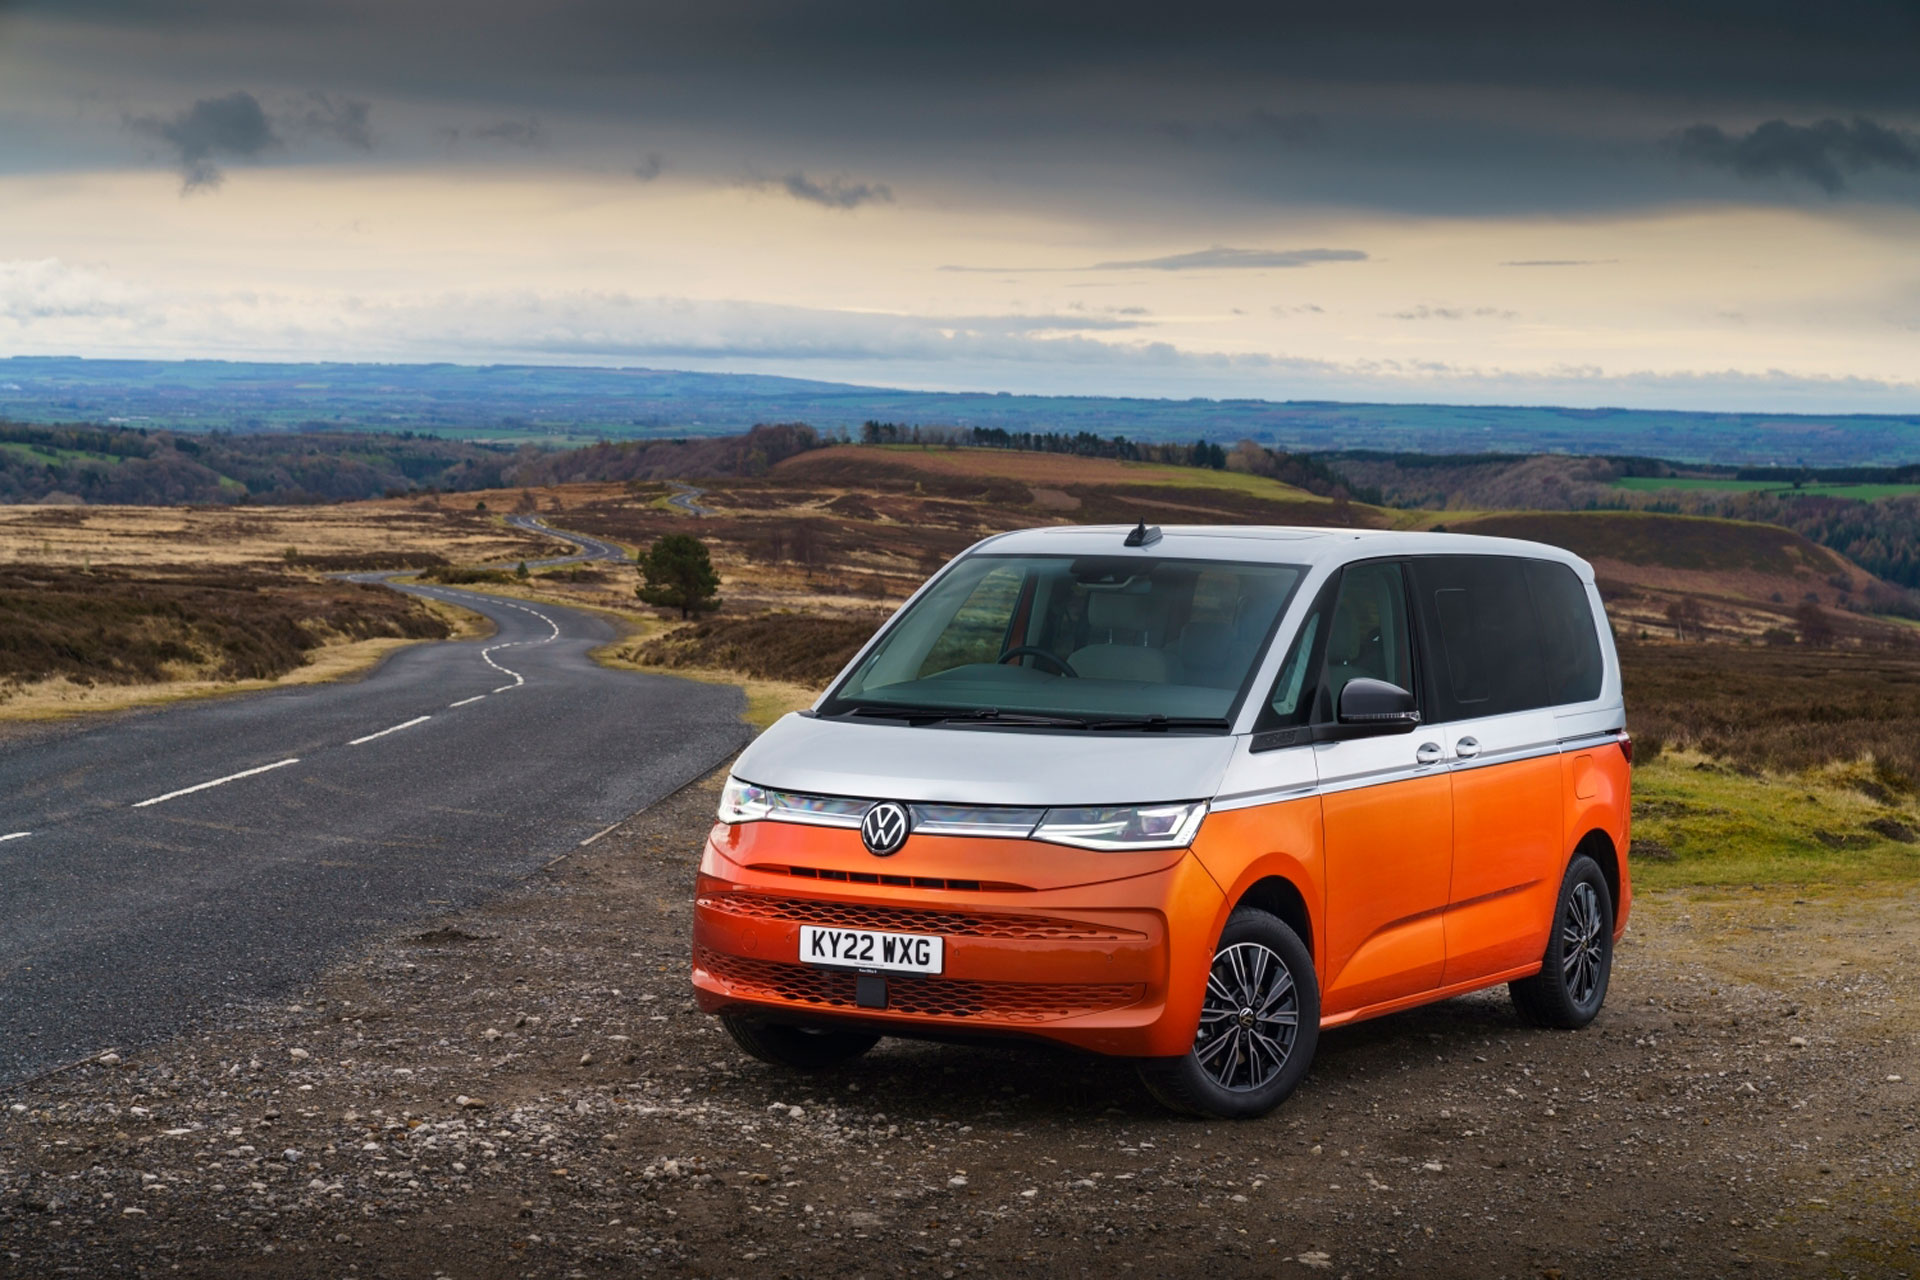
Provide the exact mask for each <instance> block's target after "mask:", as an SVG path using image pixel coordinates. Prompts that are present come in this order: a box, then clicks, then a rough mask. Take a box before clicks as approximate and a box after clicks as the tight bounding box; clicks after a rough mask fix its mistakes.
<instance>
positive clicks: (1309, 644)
mask: <svg viewBox="0 0 1920 1280" xmlns="http://www.w3.org/2000/svg"><path fill="white" fill-rule="evenodd" d="M1319 638H1320V614H1319V613H1318V612H1316V613H1314V614H1313V615H1312V616H1310V617H1309V618H1308V619H1307V620H1306V622H1305V623H1304V624H1303V625H1302V626H1301V628H1300V634H1299V635H1298V636H1296V637H1294V641H1293V648H1292V649H1290V650H1289V651H1288V652H1287V660H1286V661H1285V662H1283V663H1281V664H1280V676H1279V678H1278V679H1277V680H1275V681H1274V682H1273V697H1272V698H1271V699H1270V700H1269V701H1268V703H1267V705H1268V707H1269V708H1271V709H1272V712H1273V716H1274V719H1275V723H1278V724H1299V723H1300V715H1301V708H1302V707H1303V706H1309V705H1311V704H1312V702H1313V685H1312V684H1310V683H1309V682H1308V681H1307V669H1308V667H1309V666H1310V665H1311V664H1312V661H1313V642H1314V641H1315V640H1318V639H1319ZM1302 695H1305V696H1304V698H1303V697H1302Z"/></svg>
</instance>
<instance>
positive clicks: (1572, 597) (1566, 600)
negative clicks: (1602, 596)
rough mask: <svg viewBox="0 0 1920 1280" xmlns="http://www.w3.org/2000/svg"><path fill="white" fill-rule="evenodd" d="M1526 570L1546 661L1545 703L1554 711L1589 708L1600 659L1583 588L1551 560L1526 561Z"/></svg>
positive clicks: (1594, 694) (1597, 693) (1596, 688)
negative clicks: (1579, 704)
mask: <svg viewBox="0 0 1920 1280" xmlns="http://www.w3.org/2000/svg"><path fill="white" fill-rule="evenodd" d="M1526 566H1527V569H1526V572H1527V587H1528V589H1529V590H1530V591H1531V592H1532V593H1533V611H1534V613H1535V614H1536V615H1538V617H1539V620H1540V643H1541V645H1542V647H1543V649H1544V650H1545V655H1546V664H1547V701H1548V703H1549V704H1550V705H1553V706H1562V705H1565V704H1566V703H1569V702H1591V701H1592V700H1593V699H1595V698H1597V697H1599V696H1600V676H1601V670H1602V664H1603V659H1602V658H1601V656H1600V633H1599V631H1598V630H1597V629H1596V628H1595V626H1594V621H1593V605H1592V604H1591V603H1590V602H1589V601H1588V599H1587V588H1586V584H1585V583H1583V582H1581V581H1580V578H1579V575H1577V574H1575V573H1574V571H1573V570H1572V569H1570V568H1568V567H1567V566H1566V565H1564V564H1560V563H1558V562H1556V561H1553V560H1529V561H1527V562H1526Z"/></svg>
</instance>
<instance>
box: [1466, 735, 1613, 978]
mask: <svg viewBox="0 0 1920 1280" xmlns="http://www.w3.org/2000/svg"><path fill="white" fill-rule="evenodd" d="M1609 750H1613V748H1609ZM1614 754H1616V755H1618V754H1619V752H1618V751H1617V750H1615V751H1614ZM1563 810H1564V800H1563V797H1562V783H1561V766H1560V756H1559V755H1558V754H1555V755H1550V756H1539V757H1536V758H1534V759H1532V760H1518V761H1515V762H1513V763H1512V764H1501V765H1493V766H1490V767H1488V768H1484V769H1466V770H1461V771H1459V772H1456V773H1454V774H1453V891H1452V892H1451V893H1450V894H1449V895H1448V898H1447V914H1446V949H1447V967H1446V974H1445V976H1444V977H1443V978H1442V979H1441V982H1442V983H1443V984H1444V985H1447V986H1452V985H1454V984H1455V983H1459V982H1471V981H1473V980H1474V979H1476V978H1482V977H1485V976H1486V975H1488V974H1492V973H1504V972H1506V971H1508V970H1510V969H1513V968H1515V967H1518V966H1523V965H1527V964H1535V965H1537V964H1539V963H1540V957H1541V955H1542V954H1543V953H1544V952H1545V951H1546V947H1547V931H1548V930H1549V929H1550V928H1551V927H1552V924H1553V908H1554V903H1555V902H1556V901H1557V900H1558V898H1559V893H1560V877H1561V874H1562V873H1563V872H1564V871H1565V869H1566V865H1567V854H1568V848H1567V846H1566V845H1565V844H1564V843H1563V832H1562V830H1561V824H1562V819H1563V816H1564V813H1563Z"/></svg>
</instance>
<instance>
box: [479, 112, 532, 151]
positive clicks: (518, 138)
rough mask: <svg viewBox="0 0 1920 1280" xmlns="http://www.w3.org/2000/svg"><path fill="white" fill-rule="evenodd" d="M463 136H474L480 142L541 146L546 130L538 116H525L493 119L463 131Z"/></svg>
mask: <svg viewBox="0 0 1920 1280" xmlns="http://www.w3.org/2000/svg"><path fill="white" fill-rule="evenodd" d="M464 136H466V137H469V138H476V139H478V140H479V141H481V142H498V143H500V144H501V145H503V146H509V147H541V146H545V145H546V142H547V131H546V128H545V126H543V125H542V124H541V123H540V119H539V117H538V116H526V117H523V118H521V119H517V120H495V121H494V122H493V123H491V124H483V125H478V126H475V127H474V128H471V129H467V130H465V131H464Z"/></svg>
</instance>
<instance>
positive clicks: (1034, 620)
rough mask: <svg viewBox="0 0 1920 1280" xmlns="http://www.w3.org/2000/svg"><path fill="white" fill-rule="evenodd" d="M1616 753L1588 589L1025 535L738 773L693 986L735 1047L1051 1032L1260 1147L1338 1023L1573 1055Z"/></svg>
mask: <svg viewBox="0 0 1920 1280" xmlns="http://www.w3.org/2000/svg"><path fill="white" fill-rule="evenodd" d="M1631 755H1632V751H1631V744H1630V741H1629V739H1628V737H1627V733H1626V727H1625V718H1624V709H1623V704H1622V701H1621V692H1620V669H1619V662H1618V659H1617V657H1616V655H1615V653H1614V647H1613V638H1612V632H1611V630H1610V628H1609V627H1608V625H1607V622H1606V617H1605V613H1604V611H1603V609H1602V606H1601V603H1600V597H1599V594H1598V592H1597V591H1596V590H1595V589H1594V583H1593V571H1592V569H1591V568H1590V567H1589V566H1588V565H1587V564H1586V563H1585V562H1584V561H1582V560H1580V559H1579V558H1577V557H1575V556H1572V555H1570V554H1568V553H1567V552H1565V551H1561V550H1558V549H1557V548H1554V547H1549V546H1542V545H1539V544H1536V543H1529V542H1516V541H1509V540H1506V539H1499V538H1478V537H1468V536H1460V535H1453V534H1444V533H1389V532H1354V531H1351V530H1314V529H1293V528H1217V527H1201V528H1178V529H1175V528H1169V529H1166V530H1160V529H1149V528H1146V527H1144V526H1142V527H1138V528H1134V529H1132V530H1129V529H1126V528H1124V527H1111V528H1068V527H1062V528H1048V529H1034V530H1026V531H1022V532H1018V533H1009V534H1004V535H1001V536H998V537H993V538H989V539H987V540H986V541H984V542H981V543H980V544H978V545H977V546H975V547H973V548H972V549H971V550H969V551H967V552H966V553H965V554H963V555H961V556H960V557H959V558H957V559H956V560H954V561H953V562H952V563H951V564H949V565H947V566H946V567H945V568H944V569H942V570H941V571H940V572H939V573H938V574H936V575H935V576H934V577H933V578H932V579H931V580H930V581H929V582H928V583H927V584H926V585H925V586H924V587H922V588H921V589H920V591H919V592H918V593H916V594H915V595H914V597H913V598H912V599H911V600H909V601H908V602H907V603H906V604H905V605H904V606H903V607H902V608H901V609H900V611H899V612H898V613H896V614H895V615H894V616H893V618H892V619H891V620H890V621H889V622H888V623H887V624H886V625H885V626H884V627H883V628H881V629H880V631H879V632H878V633H877V634H876V635H875V636H874V638H873V639H872V640H871V641H870V642H869V643H868V644H867V646H866V647H865V648H864V649H863V650H862V651H861V652H860V654H859V655H858V656H857V657H856V658H855V659H854V660H853V662H852V663H851V664H850V665H849V666H848V667H847V669H846V670H845V671H844V672H843V673H842V674H841V675H840V677H839V678H838V679H837V680H835V682H834V683H833V685H832V686H831V688H830V689H829V690H828V692H827V693H826V694H824V695H823V696H822V697H821V698H820V700H819V701H818V702H817V703H815V704H814V706H813V707H812V708H811V709H810V710H808V711H804V712H801V713H799V714H797V715H791V716H787V717H786V718H784V719H782V720H780V721H779V722H778V723H777V724H775V725H774V726H773V727H772V728H770V729H769V730H768V731H767V732H766V733H764V734H762V735H761V736H760V737H759V738H758V739H757V740H756V741H755V742H754V743H753V745H752V746H750V747H749V748H748V749H747V750H746V752H745V753H744V754H742V755H741V756H740V758H739V761H738V763H737V764H736V765H735V767H734V774H733V776H732V777H731V778H730V779H729V780H728V782H727V785H726V789H725V793H724V795H723V797H722V800H721V804H720V813H719V821H718V823H717V824H716V825H715V827H714V828H713V833H712V835H711V837H710V838H709V839H708V841H707V845H706V848H705V851H704V854H703V857H702V859H701V866H700V873H699V879H698V885H697V889H696V895H697V903H696V910H695V915H694V937H693V983H694V988H695V991H696V993H697V996H698V999H699V1002H700V1005H701V1007H702V1008H704V1009H706V1010H708V1011H710V1012H714V1013H717V1014H719V1015H720V1017H721V1019H722V1020H723V1021H724V1023H725V1025H726V1027H727V1029H728V1031H729V1032H731V1033H732V1035H733V1037H734V1039H735V1040H736V1041H738V1042H739V1044H740V1045H741V1047H742V1048H744V1049H745V1050H746V1051H747V1052H749V1053H751V1054H754V1055H755V1056H757V1057H760V1058H763V1059H766V1060H768V1061H771V1062H775V1063H780V1064H785V1065H788V1066H792V1067H801V1068H823V1067H827V1066H830V1065H833V1064H834V1063H837V1062H840V1061H843V1060H845V1059H847V1058H849V1057H851V1056H853V1055H855V1054H859V1053H862V1052H864V1051H866V1050H867V1049H869V1048H871V1047H872V1046H873V1045H874V1044H875V1043H876V1042H877V1041H878V1040H879V1039H880V1038H881V1037H883V1036H931V1037H943V1038H944V1037H955V1036H959V1037H974V1036H980V1035H1005V1036H1026V1037H1039V1038H1042V1039H1046V1040H1052V1041H1058V1042H1060V1043H1064V1044H1068V1045H1074V1046H1078V1047H1080V1048H1083V1049H1088V1050H1092V1051H1095V1052H1099V1053H1106V1054H1115V1055H1124V1056H1128V1057H1132V1058H1136V1059H1138V1060H1139V1066H1140V1072H1141V1075H1142V1077H1143V1079H1144V1080H1145V1081H1146V1084H1147V1086H1148V1087H1149V1088H1150V1089H1151V1090H1152V1092H1153V1093H1154V1094H1155V1096H1157V1097H1158V1098H1160V1099H1161V1100H1162V1101H1163V1102H1166V1103H1168V1104H1170V1105H1172V1106H1174V1107H1176V1108H1180V1109H1183V1110H1187V1111H1192V1112H1198V1113H1202V1114H1206V1115H1215V1116H1254V1115H1260V1114H1263V1113H1265V1112H1267V1111H1269V1110H1271V1109H1272V1108H1273V1107H1275V1106H1277V1105H1278V1104H1279V1103H1280V1102H1281V1101H1282V1100H1283V1099H1284V1098H1286V1096H1287V1095H1288V1094H1289V1093H1290V1092H1291V1091H1292V1090H1293V1088H1294V1087H1295V1086H1296V1085H1297V1084H1298V1083H1299V1081H1300V1079H1301V1078H1302V1076H1303V1075H1304V1074H1305V1073H1306V1070H1307V1067H1308V1065H1309V1063H1310V1062H1311V1060H1312V1058H1313V1053H1314V1047H1315V1045H1316V1043H1317V1041H1318V1037H1319V1033H1320V1031H1321V1030H1322V1029H1323V1028H1326V1027H1333V1026H1338V1025H1340V1024H1342V1023H1347V1022H1353V1021H1357V1020H1359V1019H1362V1018H1371V1017H1375V1016H1377V1015H1379V1014H1383V1013H1390V1012H1392V1011H1394V1010H1397V1009H1404V1008H1407V1007H1409V1006H1411V1005H1416V1004H1423V1003H1426V1002H1428V1001H1432V1000H1440V999H1444V998H1446V997H1448V996H1453V995H1458V994H1460V993H1462V992H1466V991H1472V990H1475V989H1477V988H1481V987H1488V986H1492V985H1494V984H1496V983H1507V984H1509V986H1510V989H1511V991H1512V993H1513V1000H1514V1004H1515V1006H1516V1008H1517V1010H1518V1012H1519V1016H1520V1017H1521V1018H1523V1019H1525V1020H1526V1021H1528V1022H1531V1023H1534V1024H1540V1025H1546V1026H1554V1027H1566V1028H1575V1027H1580V1026H1584V1025H1585V1024H1586V1023H1588V1022H1589V1021H1591V1020H1592V1019H1593V1017H1594V1015H1595V1014H1597V1013H1598V1012H1599V1010H1600V1006H1601V1003H1602V1001H1603V1000H1604V999H1605V997H1606V992H1607V981H1608V976H1609V972H1610V967H1611V962H1612V956H1613V945H1614V942H1615V940H1616V939H1617V938H1618V937H1619V936H1620V933H1621V932H1622V931H1623V930H1624V928H1625V926H1626V920H1627V910H1628V904H1629V901H1630V898H1631V888H1630V883H1629V877H1628V871H1627V858H1626V854H1627V840H1628V829H1627V821H1628V793H1629V789H1630V786H1631V783H1630V778H1629V766H1630V764H1631Z"/></svg>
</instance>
